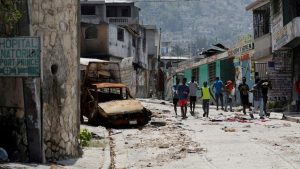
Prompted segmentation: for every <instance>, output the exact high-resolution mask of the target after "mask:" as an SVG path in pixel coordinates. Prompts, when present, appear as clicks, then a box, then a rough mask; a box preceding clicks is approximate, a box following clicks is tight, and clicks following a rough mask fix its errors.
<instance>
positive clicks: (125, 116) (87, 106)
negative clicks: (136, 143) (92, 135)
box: [81, 59, 151, 127]
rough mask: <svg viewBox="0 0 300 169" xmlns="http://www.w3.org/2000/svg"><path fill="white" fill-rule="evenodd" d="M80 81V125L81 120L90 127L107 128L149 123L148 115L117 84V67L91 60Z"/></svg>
mask: <svg viewBox="0 0 300 169" xmlns="http://www.w3.org/2000/svg"><path fill="white" fill-rule="evenodd" d="M85 64H87V62H85ZM82 70H84V69H82ZM82 78H83V79H82V86H81V121H82V122H83V116H85V117H87V119H88V123H89V124H92V125H103V126H107V127H127V126H139V125H145V124H147V123H148V122H149V121H150V119H151V112H150V111H149V110H147V109H146V108H144V107H143V105H142V104H141V103H140V102H139V101H138V100H135V99H134V98H133V97H132V95H131V94H130V91H129V89H128V87H127V86H126V85H125V84H122V83H121V82H120V81H121V80H120V79H121V78H120V69H119V65H118V63H115V62H108V61H103V62H101V61H98V62H95V60H94V59H93V62H88V65H86V69H85V70H84V72H82Z"/></svg>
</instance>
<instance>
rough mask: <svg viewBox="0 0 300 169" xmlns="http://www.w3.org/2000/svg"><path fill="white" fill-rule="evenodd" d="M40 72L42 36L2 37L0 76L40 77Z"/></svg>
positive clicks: (0, 40) (0, 44)
mask: <svg viewBox="0 0 300 169" xmlns="http://www.w3.org/2000/svg"><path fill="white" fill-rule="evenodd" d="M40 72H41V42H40V38H38V37H16V38H0V77H39V76H40Z"/></svg>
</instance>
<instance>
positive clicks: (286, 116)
mask: <svg viewBox="0 0 300 169" xmlns="http://www.w3.org/2000/svg"><path fill="white" fill-rule="evenodd" d="M282 119H283V120H287V121H291V122H295V123H300V113H283V117H282Z"/></svg>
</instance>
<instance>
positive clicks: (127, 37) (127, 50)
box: [108, 24, 136, 58]
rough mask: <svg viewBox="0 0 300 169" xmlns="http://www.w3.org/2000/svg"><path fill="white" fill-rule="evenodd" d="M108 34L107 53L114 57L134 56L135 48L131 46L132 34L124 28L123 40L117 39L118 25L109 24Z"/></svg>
mask: <svg viewBox="0 0 300 169" xmlns="http://www.w3.org/2000/svg"><path fill="white" fill-rule="evenodd" d="M108 29H109V35H108V42H109V43H108V51H109V54H110V55H112V56H115V57H120V58H127V57H134V56H135V52H136V49H135V47H133V46H132V35H131V34H130V33H129V32H128V31H127V30H126V29H124V28H122V29H123V30H124V41H119V40H118V39H117V37H118V35H117V34H118V27H117V26H116V25H112V24H110V25H109V28H108Z"/></svg>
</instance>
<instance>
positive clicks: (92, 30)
mask: <svg viewBox="0 0 300 169" xmlns="http://www.w3.org/2000/svg"><path fill="white" fill-rule="evenodd" d="M97 38H98V30H97V28H96V27H94V26H93V27H89V28H87V29H86V30H85V39H97Z"/></svg>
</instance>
